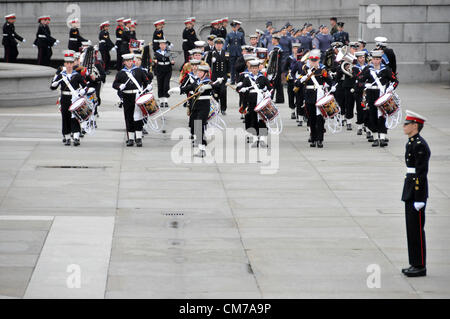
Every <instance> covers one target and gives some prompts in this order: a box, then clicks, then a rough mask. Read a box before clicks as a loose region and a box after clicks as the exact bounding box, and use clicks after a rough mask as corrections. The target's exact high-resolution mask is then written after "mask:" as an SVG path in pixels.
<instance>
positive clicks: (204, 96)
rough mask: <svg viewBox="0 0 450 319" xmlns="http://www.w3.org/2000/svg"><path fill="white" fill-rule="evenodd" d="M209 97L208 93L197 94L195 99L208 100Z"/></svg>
mask: <svg viewBox="0 0 450 319" xmlns="http://www.w3.org/2000/svg"><path fill="white" fill-rule="evenodd" d="M210 98H211V97H210V96H209V95H203V96H199V97H198V99H197V100H209V99H210Z"/></svg>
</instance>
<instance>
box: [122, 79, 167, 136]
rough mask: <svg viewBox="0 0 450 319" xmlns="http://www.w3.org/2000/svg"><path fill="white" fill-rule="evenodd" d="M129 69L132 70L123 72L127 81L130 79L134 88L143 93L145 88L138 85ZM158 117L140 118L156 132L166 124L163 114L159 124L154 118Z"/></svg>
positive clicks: (140, 93)
mask: <svg viewBox="0 0 450 319" xmlns="http://www.w3.org/2000/svg"><path fill="white" fill-rule="evenodd" d="M131 71H132V70H129V71H125V73H126V74H127V76H128V81H130V80H131V82H133V83H134V85H135V86H136V88H137V89H138V91H139V92H138V93H139V95H142V93H143V92H144V91H145V90H144V89H143V88H142V87H141V86H140V85H139V83H138V81H137V80H136V78H135V77H134V76H133V73H131ZM128 81H127V82H126V83H128ZM126 83H125V84H126ZM124 93H125V91H124ZM134 107H135V109H136V105H135V106H134ZM161 115H163V114H161ZM158 117H159V116H158ZM158 117H155V118H153V119H152V118H150V117H149V116H148V115H147V116H144V118H143V119H142V120H143V121H144V125H145V126H146V127H148V128H149V129H151V130H152V131H154V132H156V133H159V132H161V131H162V129H163V128H164V126H165V124H166V119H165V117H164V116H161V124H159V123H158V122H157V121H156V119H157V118H158Z"/></svg>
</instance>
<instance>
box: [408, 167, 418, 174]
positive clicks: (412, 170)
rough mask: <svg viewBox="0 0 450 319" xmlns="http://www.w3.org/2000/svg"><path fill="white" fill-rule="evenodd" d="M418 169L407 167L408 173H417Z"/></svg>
mask: <svg viewBox="0 0 450 319" xmlns="http://www.w3.org/2000/svg"><path fill="white" fill-rule="evenodd" d="M415 173H416V169H415V168H414V167H407V168H406V174H415Z"/></svg>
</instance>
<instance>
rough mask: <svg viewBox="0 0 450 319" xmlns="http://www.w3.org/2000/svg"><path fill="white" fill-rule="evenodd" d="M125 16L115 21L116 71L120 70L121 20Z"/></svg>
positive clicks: (122, 28) (122, 27)
mask: <svg viewBox="0 0 450 319" xmlns="http://www.w3.org/2000/svg"><path fill="white" fill-rule="evenodd" d="M124 19H125V18H123V17H122V18H118V19H117V20H116V22H117V27H116V50H117V65H116V69H117V71H120V70H122V54H125V53H126V52H125V53H122V52H121V51H120V44H121V42H122V36H123V31H124V25H123V20H124Z"/></svg>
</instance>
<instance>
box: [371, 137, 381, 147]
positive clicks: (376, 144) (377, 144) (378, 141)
mask: <svg viewBox="0 0 450 319" xmlns="http://www.w3.org/2000/svg"><path fill="white" fill-rule="evenodd" d="M377 146H380V140H378V139H376V140H374V141H373V143H372V147H377Z"/></svg>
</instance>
